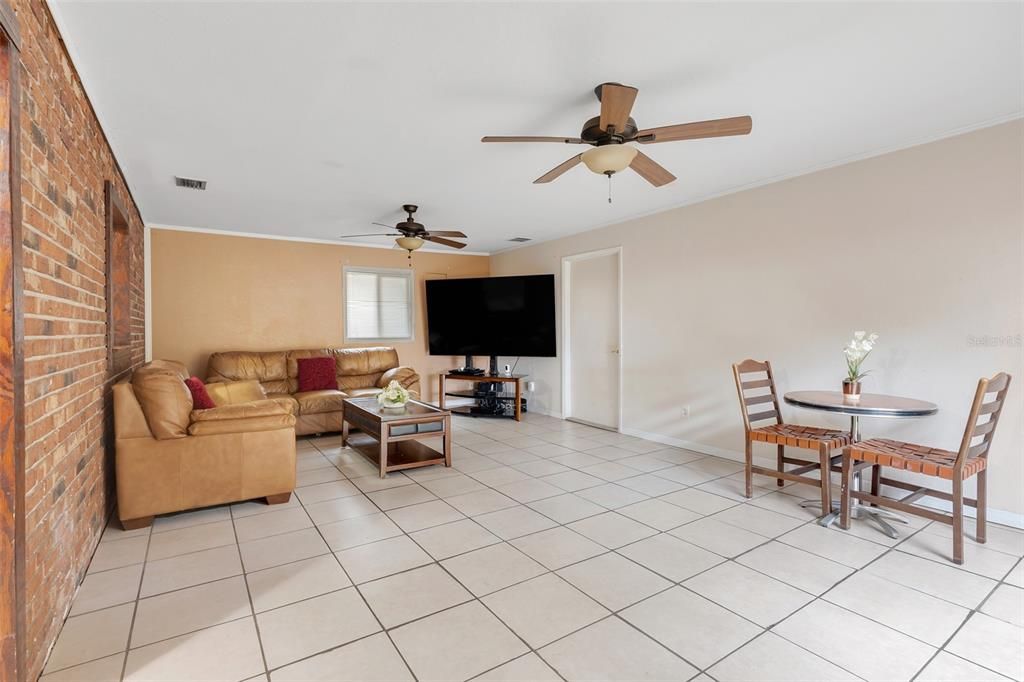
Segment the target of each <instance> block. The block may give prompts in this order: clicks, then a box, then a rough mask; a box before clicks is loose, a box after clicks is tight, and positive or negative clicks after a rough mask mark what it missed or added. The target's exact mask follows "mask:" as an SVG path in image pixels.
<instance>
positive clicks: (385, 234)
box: [338, 232, 402, 239]
mask: <svg viewBox="0 0 1024 682" xmlns="http://www.w3.org/2000/svg"><path fill="white" fill-rule="evenodd" d="M401 236H402V233H401V232H394V233H391V232H374V233H372V234H342V235H339V236H338V239H351V238H353V237H401Z"/></svg>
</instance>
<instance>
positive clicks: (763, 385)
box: [732, 360, 850, 514]
mask: <svg viewBox="0 0 1024 682" xmlns="http://www.w3.org/2000/svg"><path fill="white" fill-rule="evenodd" d="M732 373H733V377H734V378H735V379H736V392H737V393H738V394H739V399H740V411H741V412H742V414H743V428H744V431H745V432H746V486H747V487H746V496H747V497H751V496H752V495H753V493H754V490H753V485H754V483H753V475H754V474H759V475H761V476H770V477H772V478H774V479H776V480H777V481H778V485H779V486H782V485H784V481H796V482H798V483H806V484H807V485H814V486H818V487H819V488H821V513H822V514H829V513H831V511H832V490H831V476H830V474H831V472H832V471H833V470H835V471H839V459H840V457H841V455H840V454H838V453H837V454H834V455H833V454H832V453H833V451H837V450H839V449H840V448H842V447H844V446H846V445H849V444H850V434H849V433H848V432H846V431H839V430H836V429H826V428H821V427H818V426H799V425H797V424H787V423H785V422H784V421H783V420H782V410H780V409H779V396H778V394H777V393H776V392H775V376H774V375H773V374H772V365H771V363H770V362H768V361H764V362H761V361H758V360H744V361H743V362H737V363H736V364H734V365H733V366H732ZM752 410H753V411H752ZM765 422H769V423H767V424H765ZM758 424H763V426H758ZM755 442H757V443H774V444H775V445H776V446H777V447H778V454H777V459H776V464H777V467H776V468H775V469H770V468H767V467H761V466H755V465H754V443H755ZM786 446H789V447H794V448H799V449H803V450H817V451H818V459H817V461H814V460H806V459H800V458H796V457H788V456H787V455H786ZM787 464H795V465H797V467H796V468H795V469H790V470H789V471H786V465H787ZM816 469H817V470H820V472H821V473H820V478H811V477H810V476H807V475H806V474H807V473H808V472H810V471H814V470H816Z"/></svg>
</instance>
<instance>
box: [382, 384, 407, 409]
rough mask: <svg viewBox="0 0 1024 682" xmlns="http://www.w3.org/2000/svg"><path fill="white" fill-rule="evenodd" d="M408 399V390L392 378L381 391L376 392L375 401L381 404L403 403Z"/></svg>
mask: <svg viewBox="0 0 1024 682" xmlns="http://www.w3.org/2000/svg"><path fill="white" fill-rule="evenodd" d="M408 400H409V391H407V390H406V389H405V387H404V386H402V384H400V383H398V382H397V381H394V380H392V381H391V383H389V384H388V385H387V388H385V389H384V390H383V391H381V392H380V393H378V394H377V402H378V403H379V404H381V405H384V404H385V403H397V404H399V405H404V404H405V403H406V402H408Z"/></svg>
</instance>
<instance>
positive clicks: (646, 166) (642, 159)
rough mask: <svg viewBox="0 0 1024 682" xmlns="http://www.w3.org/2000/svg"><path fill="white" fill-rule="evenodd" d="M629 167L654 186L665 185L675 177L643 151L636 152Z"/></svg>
mask: <svg viewBox="0 0 1024 682" xmlns="http://www.w3.org/2000/svg"><path fill="white" fill-rule="evenodd" d="M629 167H630V168H632V169H633V170H635V171H636V172H637V174H638V175H639V176H640V177H641V178H643V179H644V180H646V181H647V182H649V183H651V184H652V185H654V186H655V187H661V186H662V185H667V184H668V183H670V182H672V181H673V180H675V179H676V176H674V175H672V174H671V173H669V172H668V171H667V170H665V168H664V167H663V166H661V165H659V164H658V163H656V162H655V161H654V160H653V159H651V157H649V156H647V155H646V154H644V153H643V152H637V153H636V156H634V157H633V163H631V164H629Z"/></svg>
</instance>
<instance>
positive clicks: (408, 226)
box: [338, 204, 466, 253]
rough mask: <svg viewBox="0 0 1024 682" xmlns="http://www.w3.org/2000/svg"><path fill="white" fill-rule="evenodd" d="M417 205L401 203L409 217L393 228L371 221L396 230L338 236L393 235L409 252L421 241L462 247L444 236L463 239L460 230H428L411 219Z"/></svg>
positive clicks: (421, 244) (463, 236)
mask: <svg viewBox="0 0 1024 682" xmlns="http://www.w3.org/2000/svg"><path fill="white" fill-rule="evenodd" d="M418 208H419V206H416V205H415V204H403V205H402V210H403V211H405V212H406V213H407V214H409V217H408V218H406V219H405V220H403V221H402V222H400V223H397V224H396V225H395V226H394V228H392V227H391V225H385V224H384V223H373V224H374V225H380V226H381V227H386V228H388V229H395V230H397V232H375V233H372V234H344V235H341V236H340V237H338V238H339V239H348V238H350V237H395V246H397V247H398V248H401V249H405V250H406V251H408V252H409V253H412V252H413V251H415V250H416V249H418V248H420V247H421V246H423V242H434V243H435V244H441V245H442V246H450V247H451V248H453V249H464V248H466V245H465V244H463V243H462V242H457V241H453V240H451V239H446V237H457V238H459V239H465V238H466V235H465V234H463V233H462V232H458V231H455V230H448V231H443V232H437V231H433V232H428V231H427V229H426V228H425V227H423V225H422V224H421V223H417V222H416V221H415V220H413V219H412V214H413V213H415V212H416V210H417V209H418Z"/></svg>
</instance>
